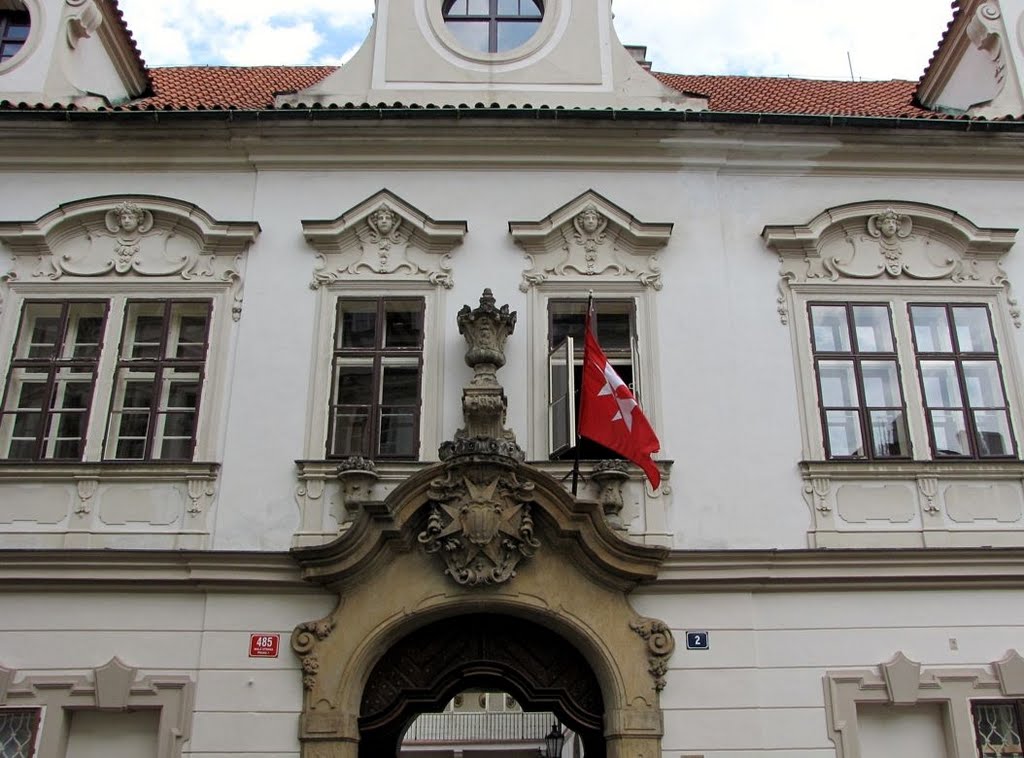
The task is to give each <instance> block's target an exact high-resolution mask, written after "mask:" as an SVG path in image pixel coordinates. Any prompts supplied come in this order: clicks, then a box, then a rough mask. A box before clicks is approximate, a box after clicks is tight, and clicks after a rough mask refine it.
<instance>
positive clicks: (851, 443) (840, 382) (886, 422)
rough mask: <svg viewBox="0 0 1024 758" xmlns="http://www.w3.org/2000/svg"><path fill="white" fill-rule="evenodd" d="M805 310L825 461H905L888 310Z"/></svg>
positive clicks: (816, 306) (845, 306) (832, 306)
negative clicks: (808, 322) (809, 330)
mask: <svg viewBox="0 0 1024 758" xmlns="http://www.w3.org/2000/svg"><path fill="white" fill-rule="evenodd" d="M808 309H809V312H810V321H811V340H812V343H813V348H814V366H815V373H816V375H817V383H818V404H819V408H820V410H821V419H822V426H823V429H824V437H825V445H826V454H827V456H828V457H829V458H832V459H842V458H857V459H860V458H865V459H889V458H909V457H910V444H909V442H908V434H907V422H906V410H905V407H904V401H903V392H902V388H901V382H900V371H899V363H898V359H897V355H896V348H895V342H894V339H893V330H892V317H891V314H890V312H889V307H888V306H887V305H883V304H877V303H865V304H857V303H811V304H810V305H809V306H808Z"/></svg>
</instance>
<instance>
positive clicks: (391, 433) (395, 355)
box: [327, 297, 424, 459]
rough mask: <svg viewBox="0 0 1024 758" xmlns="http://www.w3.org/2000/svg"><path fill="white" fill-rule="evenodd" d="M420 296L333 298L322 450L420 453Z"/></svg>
mask: <svg viewBox="0 0 1024 758" xmlns="http://www.w3.org/2000/svg"><path fill="white" fill-rule="evenodd" d="M423 312H424V301H423V299H422V298H401V297H392V298H375V299H369V298H342V299H341V300H339V301H338V311H337V322H336V327H335V340H334V360H333V365H334V368H333V372H332V384H331V407H330V433H329V435H328V442H327V456H328V457H329V458H342V457H345V456H349V455H362V456H366V457H369V458H395V459H413V458H416V457H417V455H418V454H419V424H420V397H421V382H422V371H423Z"/></svg>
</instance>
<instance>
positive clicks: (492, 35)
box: [441, 0, 545, 53]
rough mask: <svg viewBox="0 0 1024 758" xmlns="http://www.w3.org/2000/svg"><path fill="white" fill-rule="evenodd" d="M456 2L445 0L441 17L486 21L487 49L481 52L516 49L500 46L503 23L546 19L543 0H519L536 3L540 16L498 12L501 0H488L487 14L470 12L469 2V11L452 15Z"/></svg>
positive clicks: (445, 18) (453, 20) (446, 20)
mask: <svg viewBox="0 0 1024 758" xmlns="http://www.w3.org/2000/svg"><path fill="white" fill-rule="evenodd" d="M471 1H472V0H468V2H471ZM456 2H458V0H445V2H444V4H443V5H442V6H441V18H442V19H443V20H444V22H445V23H446V24H447V23H448V22H450V21H452V22H460V23H478V24H481V25H483V24H485V23H486V24H487V50H482V51H480V52H487V53H503V52H505V51H506V50H514V49H515V48H514V47H510V48H500V47H499V46H498V27H499V26H500V25H502V24H516V23H535V24H539V22H541V21H543V20H544V13H545V8H544V2H543V0H519V2H520V3H524V2H532V3H534V4H535V5H536V6H537V7H538V8H539V9H540V15H539V16H531V15H524V14H522V13H519V14H507V13H506V14H502V13H499V12H498V8H499V3H500V0H488V12H487V13H486V14H483V13H477V14H471V13H469V12H468V10H469V9H468V3H467V12H466V14H465V15H452V13H451V9H452V6H453V5H455V3H456Z"/></svg>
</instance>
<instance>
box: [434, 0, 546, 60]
mask: <svg viewBox="0 0 1024 758" xmlns="http://www.w3.org/2000/svg"><path fill="white" fill-rule="evenodd" d="M441 15H442V18H443V19H444V23H445V26H446V27H447V28H448V30H449V31H450V32H451V33H452V34H453V35H454V37H455V38H456V39H457V40H458V41H459V43H460V44H461V45H463V46H464V47H465V48H466V49H468V50H472V51H474V52H479V53H500V52H505V51H506V50H513V49H515V48H517V47H519V46H520V45H523V44H525V43H526V42H527V41H529V39H530V38H531V37H532V36H533V35H534V33H536V31H537V29H538V28H539V27H540V22H541V20H542V19H543V17H544V5H543V3H542V2H541V0H445V2H444V5H443V6H442V8H441Z"/></svg>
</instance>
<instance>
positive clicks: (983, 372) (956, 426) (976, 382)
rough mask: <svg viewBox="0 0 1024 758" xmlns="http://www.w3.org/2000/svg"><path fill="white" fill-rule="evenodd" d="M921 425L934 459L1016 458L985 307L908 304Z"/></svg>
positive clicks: (1007, 410) (1001, 381) (1000, 376)
mask: <svg viewBox="0 0 1024 758" xmlns="http://www.w3.org/2000/svg"><path fill="white" fill-rule="evenodd" d="M910 320H911V324H912V332H913V337H914V350H915V353H916V357H917V367H918V373H919V375H920V377H921V391H922V395H923V397H924V405H925V421H926V423H927V425H928V435H929V438H930V442H931V448H932V453H933V455H934V456H935V457H936V458H947V457H960V458H1006V457H1011V456H1013V455H1014V442H1013V436H1012V435H1011V433H1010V414H1009V409H1008V408H1007V402H1006V393H1005V392H1004V388H1003V376H1002V371H1001V370H1000V368H999V357H998V356H997V354H996V343H995V337H994V335H993V332H992V324H991V322H990V321H989V312H988V308H986V307H984V306H982V305H949V304H941V305H930V304H929V305H917V304H914V305H911V306H910Z"/></svg>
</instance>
